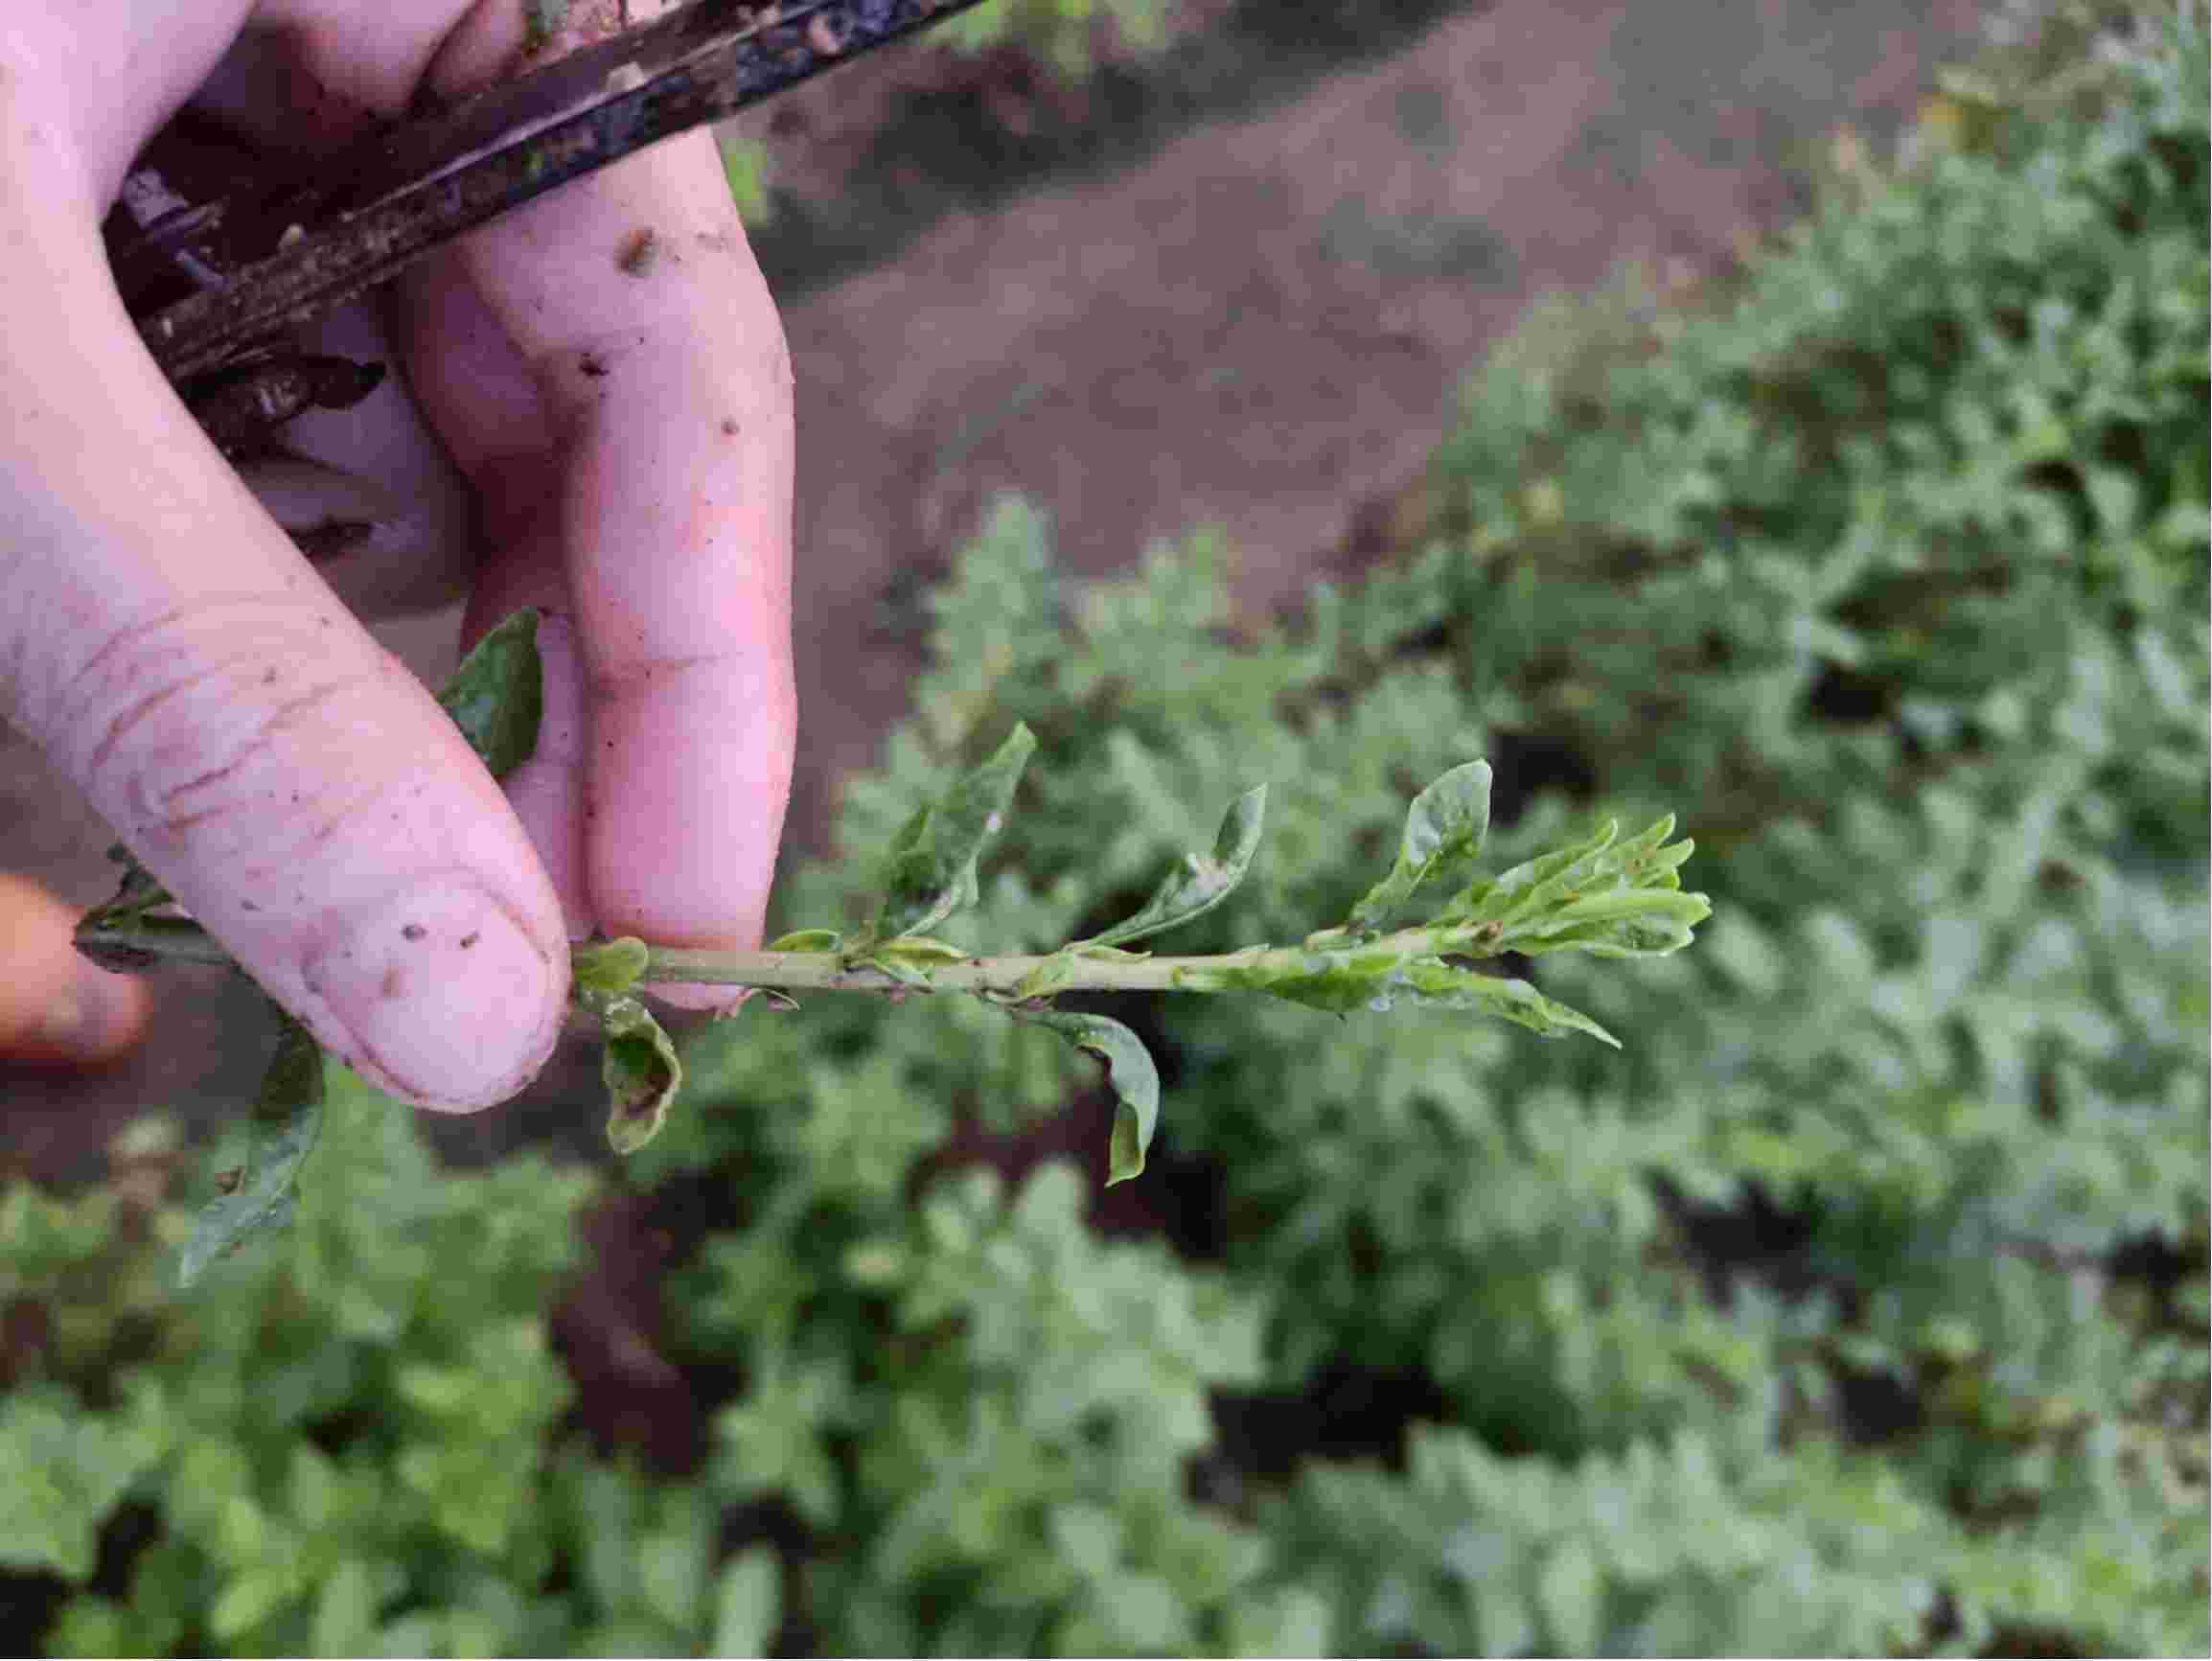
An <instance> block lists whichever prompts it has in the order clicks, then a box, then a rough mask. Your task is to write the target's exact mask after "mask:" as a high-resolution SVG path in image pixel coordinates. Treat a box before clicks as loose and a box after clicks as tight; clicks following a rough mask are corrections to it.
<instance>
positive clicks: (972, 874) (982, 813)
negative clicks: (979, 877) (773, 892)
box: [852, 722, 1037, 952]
mask: <svg viewBox="0 0 2212 1661" xmlns="http://www.w3.org/2000/svg"><path fill="white" fill-rule="evenodd" d="M1036 748H1037V740H1036V737H1035V735H1034V734H1032V733H1031V732H1030V731H1029V729H1028V727H1025V726H1024V725H1022V724H1021V723H1020V722H1017V723H1015V725H1014V730H1013V731H1012V732H1010V733H1009V734H1007V736H1006V741H1005V743H1003V744H1002V745H1000V746H999V748H998V750H996V751H995V752H994V753H993V754H992V756H991V758H990V759H989V760H988V761H986V762H984V763H983V764H982V766H980V767H979V768H977V769H976V770H975V771H974V772H973V773H967V774H965V775H964V776H962V777H961V778H959V779H957V780H956V781H955V782H954V784H953V785H952V787H951V788H950V789H948V790H947V791H946V792H945V794H944V795H943V796H940V797H939V798H938V799H937V800H935V801H933V802H931V803H929V804H928V805H926V806H924V807H922V808H920V809H918V810H917V811H916V812H915V814H914V816H913V818H911V819H909V820H908V821H907V822H906V825H905V827H904V828H903V829H901V830H900V832H899V834H898V837H897V838H896V839H895V840H894V841H893V842H892V843H891V849H890V856H889V858H888V860H887V862H886V866H885V871H884V903H883V909H882V910H881V911H878V912H877V913H876V919H875V922H874V923H873V924H871V925H870V926H869V929H868V932H867V935H866V937H865V939H864V941H863V942H861V943H858V944H856V946H855V947H854V948H852V949H853V950H855V951H856V952H857V951H859V950H863V949H864V948H865V947H866V946H871V945H873V943H874V942H875V941H878V940H887V939H894V938H896V937H897V936H899V935H901V934H921V933H923V932H924V931H925V930H929V929H933V928H934V927H936V925H937V924H939V923H941V922H943V921H944V920H945V919H946V918H947V917H949V916H951V915H952V914H953V913H954V912H955V911H958V910H959V909H960V908H961V907H963V906H969V905H973V904H974V903H975V900H976V891H977V890H976V861H977V860H978V859H979V857H980V856H981V854H982V851H983V848H984V845H985V844H986V843H987V842H990V840H991V838H992V837H994V836H996V835H997V834H998V832H999V827H1000V826H1001V825H1002V824H1003V823H1005V819H1006V809H1007V807H1008V805H1009V804H1010V803H1011V802H1012V801H1013V799H1014V787H1015V785H1016V784H1018V783H1020V782H1021V777H1022V769H1023V768H1024V767H1025V766H1026V765H1027V763H1028V760H1029V754H1030V752H1031V751H1032V750H1035V749H1036Z"/></svg>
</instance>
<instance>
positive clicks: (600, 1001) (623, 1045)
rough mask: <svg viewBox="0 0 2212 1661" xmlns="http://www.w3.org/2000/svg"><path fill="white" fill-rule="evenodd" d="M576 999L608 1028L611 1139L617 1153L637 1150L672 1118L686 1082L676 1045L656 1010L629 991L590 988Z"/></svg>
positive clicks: (604, 1072) (605, 1062)
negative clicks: (673, 1104) (671, 1109)
mask: <svg viewBox="0 0 2212 1661" xmlns="http://www.w3.org/2000/svg"><path fill="white" fill-rule="evenodd" d="M577 1002H578V1003H579V1004H583V1005H584V1007H586V1008H587V1009H589V1010H590V1011H591V1012H592V1013H593V1014H594V1015H596V1016H598V1017H599V1021H600V1025H601V1027H603V1028H604V1030H605V1033H606V1048H605V1049H604V1050H601V1051H600V1057H599V1076H600V1077H601V1078H603V1079H605V1080H606V1081H607V1096H608V1114H607V1142H608V1145H609V1146H610V1147H611V1148H613V1150H614V1151H615V1152H616V1153H623V1154H628V1153H635V1152H636V1151H637V1150H638V1149H639V1148H641V1147H643V1146H644V1145H645V1144H646V1143H647V1142H651V1141H652V1140H653V1139H654V1138H655V1137H656V1136H657V1135H659V1134H660V1127H661V1125H662V1124H663V1123H664V1122H665V1121H666V1120H667V1118H668V1104H669V1103H670V1102H672V1101H674V1100H675V1099H676V1093H677V1091H678V1090H679V1089H680V1087H681V1086H682V1084H683V1064H682V1063H681V1062H680V1061H679V1060H677V1058H676V1046H675V1045H674V1044H672V1043H670V1042H669V1039H668V1034H667V1033H665V1032H663V1031H662V1030H661V1029H660V1023H659V1022H657V1021H656V1020H655V1019H654V1018H653V1012H652V1011H651V1010H650V1009H648V1008H646V1007H645V1005H644V1004H642V1003H640V1002H639V1001H638V1000H637V999H635V998H634V997H631V996H630V995H628V994H627V993H618V994H614V995H612V996H610V995H608V994H606V993H587V994H585V995H583V996H582V997H580V998H578V999H577Z"/></svg>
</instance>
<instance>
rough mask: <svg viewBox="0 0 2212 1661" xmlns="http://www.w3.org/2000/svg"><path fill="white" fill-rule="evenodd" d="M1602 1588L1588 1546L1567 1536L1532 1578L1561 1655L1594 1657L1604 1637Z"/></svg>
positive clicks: (1580, 1539) (1582, 1541)
mask: <svg viewBox="0 0 2212 1661" xmlns="http://www.w3.org/2000/svg"><path fill="white" fill-rule="evenodd" d="M1603 1599H1604V1584H1603V1581H1602V1580H1601V1577H1600V1575H1599V1572H1598V1559H1597V1558H1596V1557H1594V1556H1593V1555H1592V1553H1591V1551H1590V1544H1589V1542H1588V1541H1587V1540H1584V1539H1582V1538H1580V1537H1579V1536H1574V1535H1570V1536H1569V1537H1568V1538H1566V1539H1564V1540H1562V1541H1560V1542H1559V1544H1558V1545H1556V1546H1555V1547H1554V1548H1553V1549H1552V1552H1551V1555H1550V1556H1549V1557H1546V1558H1545V1560H1544V1567H1543V1569H1542V1571H1541V1572H1540V1573H1539V1574H1538V1575H1537V1577H1536V1602H1537V1603H1538V1604H1539V1605H1541V1606H1542V1608H1543V1611H1544V1621H1545V1624H1546V1625H1547V1626H1550V1627H1551V1633H1552V1648H1553V1649H1555V1651H1556V1652H1557V1653H1559V1654H1561V1655H1595V1654H1597V1653H1598V1651H1599V1647H1600V1642H1601V1639H1602V1638H1603V1636H1604V1632H1603V1622H1602V1604H1603Z"/></svg>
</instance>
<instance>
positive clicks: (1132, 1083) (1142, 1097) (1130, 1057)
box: [1008, 1006, 1160, 1188]
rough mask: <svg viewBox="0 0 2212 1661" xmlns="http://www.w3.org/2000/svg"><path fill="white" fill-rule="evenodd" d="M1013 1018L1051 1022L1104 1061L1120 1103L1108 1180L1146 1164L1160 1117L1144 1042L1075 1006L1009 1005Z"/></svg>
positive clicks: (1154, 1072) (1155, 1073) (1156, 1076)
mask: <svg viewBox="0 0 2212 1661" xmlns="http://www.w3.org/2000/svg"><path fill="white" fill-rule="evenodd" d="M1008 1013H1009V1014H1011V1015H1012V1016H1013V1017H1014V1018H1015V1019H1016V1020H1017V1021H1027V1022H1031V1023H1034V1024H1035V1025H1036V1026H1039V1027H1051V1028H1052V1030H1053V1031H1055V1032H1057V1033H1059V1034H1060V1036H1061V1037H1063V1038H1065V1039H1067V1040H1068V1042H1069V1043H1071V1044H1072V1045H1073V1046H1075V1048H1076V1049H1078V1050H1089V1051H1090V1052H1091V1053H1092V1054H1094V1055H1095V1056H1097V1057H1098V1059H1099V1060H1101V1061H1103V1062H1104V1063H1106V1069H1107V1073H1109V1075H1110V1076H1111V1078H1112V1080H1113V1084H1114V1095H1115V1096H1116V1097H1117V1098H1118V1101H1119V1104H1120V1105H1119V1106H1118V1107H1117V1108H1116V1109H1115V1112H1114V1138H1113V1141H1112V1142H1110V1143H1109V1144H1108V1148H1107V1158H1106V1183H1107V1186H1108V1187H1109V1188H1111V1187H1112V1186H1113V1185H1114V1184H1116V1183H1121V1182H1127V1181H1128V1180H1129V1179H1130V1178H1131V1177H1133V1176H1137V1175H1140V1174H1141V1172H1142V1171H1143V1169H1144V1150H1145V1149H1146V1148H1148V1147H1150V1146H1151V1145H1152V1127H1153V1125H1154V1124H1155V1123H1156V1122H1157V1121H1158V1119H1159V1118H1160V1070H1159V1069H1158V1068H1156V1067H1154V1066H1153V1065H1152V1056H1151V1054H1150V1052H1148V1051H1147V1050H1145V1048H1144V1041H1143V1040H1142V1039H1141V1038H1139V1037H1138V1036H1137V1034H1136V1033H1134V1032H1132V1031H1130V1030H1129V1028H1128V1027H1124V1026H1122V1025H1121V1023H1120V1022H1118V1021H1114V1020H1110V1019H1108V1018H1107V1017H1106V1016H1103V1015H1091V1014H1087V1013H1084V1012H1083V1011H1080V1010H1074V1009H1021V1008H1014V1007H1011V1006H1009V1008H1008Z"/></svg>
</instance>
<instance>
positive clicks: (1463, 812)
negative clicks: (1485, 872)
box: [1346, 761, 1490, 932]
mask: <svg viewBox="0 0 2212 1661" xmlns="http://www.w3.org/2000/svg"><path fill="white" fill-rule="evenodd" d="M1489 833H1490V764H1489V763H1488V762H1486V761H1470V762H1467V763H1466V764H1465V765H1463V766H1461V767H1455V768H1453V769H1452V770H1451V772H1449V773H1445V774H1444V775H1443V776H1442V777H1440V778H1439V779H1437V780H1436V781H1435V782H1434V783H1433V784H1431V785H1430V786H1429V787H1428V788H1427V789H1426V790H1424V791H1422V792H1421V793H1420V795H1418V796H1415V797H1414V799H1413V805H1412V806H1411V807H1409V808H1408V809H1407V810H1406V824H1405V830H1404V832H1403V833H1402V834H1401V835H1400V836H1399V838H1398V857H1397V860H1396V862H1395V863H1394V865H1392V866H1391V868H1390V872H1389V874H1388V875H1386V876H1385V877H1384V878H1383V880H1382V881H1381V882H1379V883H1377V884H1375V886H1374V887H1373V888H1370V889H1369V890H1368V892H1367V895H1366V897H1365V898H1363V899H1362V900H1361V901H1360V903H1359V904H1358V905H1356V906H1354V907H1353V908H1352V909H1351V915H1350V917H1349V918H1348V919H1347V921H1346V927H1347V928H1348V929H1350V930H1353V931H1354V932H1362V931H1368V930H1374V929H1380V928H1381V927H1382V926H1383V925H1384V924H1385V923H1387V922H1389V921H1390V919H1391V917H1392V916H1393V915H1394V913H1395V912H1396V911H1398V910H1399V909H1400V908H1401V907H1402V906H1404V905H1405V903H1406V902H1407V901H1408V900H1410V899H1412V898H1413V895H1414V890H1415V889H1417V888H1419V887H1420V886H1421V884H1422V883H1424V882H1426V881H1427V880H1428V879H1429V878H1430V877H1432V876H1437V877H1442V878H1445V879H1447V880H1449V879H1450V878H1451V877H1453V876H1455V875H1457V874H1458V873H1459V871H1460V870H1461V869H1462V868H1463V867H1464V866H1465V865H1468V864H1469V863H1470V862H1471V861H1473V860H1474V859H1475V858H1476V856H1477V855H1479V854H1480V853H1481V852H1482V851H1483V839H1484V838H1485V837H1486V836H1488V835H1489Z"/></svg>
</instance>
